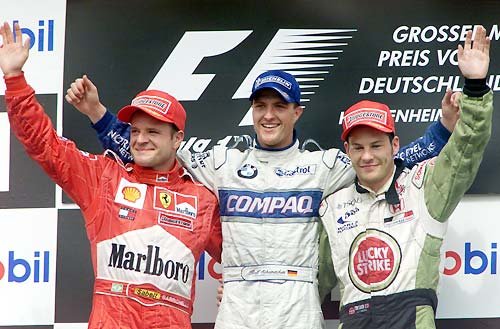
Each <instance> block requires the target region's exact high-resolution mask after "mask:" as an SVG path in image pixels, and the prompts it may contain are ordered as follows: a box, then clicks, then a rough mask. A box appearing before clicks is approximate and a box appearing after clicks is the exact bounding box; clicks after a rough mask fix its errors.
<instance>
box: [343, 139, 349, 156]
mask: <svg viewBox="0 0 500 329" xmlns="http://www.w3.org/2000/svg"><path fill="white" fill-rule="evenodd" d="M344 149H345V153H346V154H349V143H348V142H347V141H345V142H344Z"/></svg>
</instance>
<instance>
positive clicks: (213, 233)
mask: <svg viewBox="0 0 500 329" xmlns="http://www.w3.org/2000/svg"><path fill="white" fill-rule="evenodd" d="M211 203H212V204H213V205H214V206H213V211H212V215H211V217H212V218H211V219H210V222H211V230H210V236H209V237H208V242H207V245H206V247H205V250H206V251H207V252H208V254H209V255H210V256H211V257H212V258H213V259H215V260H216V261H217V262H219V263H221V262H222V260H221V255H222V226H221V221H220V215H219V213H220V212H219V203H218V202H217V198H216V197H215V196H213V199H212V200H211Z"/></svg>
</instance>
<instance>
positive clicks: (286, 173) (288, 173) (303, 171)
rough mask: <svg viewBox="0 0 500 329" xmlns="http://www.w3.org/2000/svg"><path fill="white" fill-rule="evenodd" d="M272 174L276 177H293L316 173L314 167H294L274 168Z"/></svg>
mask: <svg viewBox="0 0 500 329" xmlns="http://www.w3.org/2000/svg"><path fill="white" fill-rule="evenodd" d="M274 173H275V174H276V176H278V177H293V176H295V175H314V174H315V173H316V165H304V166H296V167H295V168H291V169H287V168H280V167H278V168H274Z"/></svg>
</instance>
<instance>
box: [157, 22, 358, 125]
mask: <svg viewBox="0 0 500 329" xmlns="http://www.w3.org/2000/svg"><path fill="white" fill-rule="evenodd" d="M355 31H356V30H355V29H280V30H278V31H277V32H276V34H275V36H274V38H273V39H272V40H271V42H270V43H269V44H268V46H267V47H266V49H265V50H264V51H263V53H262V55H261V56H260V58H259V59H258V60H257V62H256V63H255V64H254V66H253V68H252V69H251V70H250V72H249V73H248V74H247V75H246V77H245V79H243V81H242V83H241V85H240V86H239V87H238V88H237V89H236V91H235V93H234V95H233V99H242V98H248V97H249V96H250V93H251V90H252V84H253V81H254V80H255V78H256V77H257V76H258V75H259V74H260V73H262V72H264V71H267V70H277V69H279V70H285V71H288V72H289V73H291V74H293V75H294V76H295V77H296V79H297V81H298V82H299V84H300V87H301V89H302V96H304V97H302V98H301V103H304V102H308V101H309V100H310V99H309V97H310V96H311V95H313V94H315V90H316V89H315V88H318V87H319V86H320V85H319V84H320V82H321V81H322V80H324V79H325V78H324V76H325V75H327V74H329V73H330V70H331V68H332V67H333V61H335V60H337V59H339V58H338V57H337V55H336V54H337V53H341V52H342V48H343V47H345V46H347V43H346V42H345V41H344V40H346V39H350V38H352V36H351V34H352V33H353V32H355ZM252 32H253V31H251V30H250V31H249V30H242V31H198V32H186V33H184V35H183V36H182V38H181V40H180V41H179V43H178V44H177V46H176V47H175V48H174V50H173V51H172V53H171V54H170V56H169V57H168V58H167V60H166V61H165V63H164V64H163V66H162V67H161V68H160V71H159V72H158V73H157V74H156V76H155V77H154V79H153V81H152V82H151V84H150V85H149V88H150V89H162V90H168V91H169V92H170V93H171V94H172V95H173V96H175V97H176V98H177V99H178V100H180V101H196V100H198V99H199V98H200V96H201V94H202V93H203V92H204V91H205V90H206V89H207V87H208V85H209V84H210V83H211V82H212V80H213V78H214V77H215V74H193V72H194V71H195V70H196V68H197V67H198V66H199V64H200V63H201V62H202V60H203V59H204V58H205V57H211V56H217V55H221V54H224V53H226V52H228V51H230V50H232V49H234V48H236V47H237V46H238V45H239V44H240V43H241V42H243V41H244V40H245V39H246V38H247V37H248V36H249V35H250V34H251V33H252ZM334 54H335V55H334ZM239 125H240V126H248V125H252V118H251V113H250V111H249V110H248V111H247V112H246V114H245V115H244V116H243V118H242V120H241V122H240V123H239Z"/></svg>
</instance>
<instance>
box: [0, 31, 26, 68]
mask: <svg viewBox="0 0 500 329" xmlns="http://www.w3.org/2000/svg"><path fill="white" fill-rule="evenodd" d="M14 33H15V38H14V35H13V34H12V30H11V28H10V25H9V24H8V23H4V24H3V25H2V26H0V35H2V41H3V45H2V47H1V48H0V68H1V69H2V71H3V74H4V75H5V76H9V75H16V74H19V73H21V71H22V69H23V65H24V63H25V62H26V60H27V59H28V55H29V48H30V47H29V46H30V40H29V38H26V40H25V41H24V43H23V35H22V33H21V28H20V27H19V24H18V23H15V24H14Z"/></svg>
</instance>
